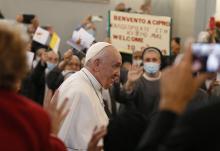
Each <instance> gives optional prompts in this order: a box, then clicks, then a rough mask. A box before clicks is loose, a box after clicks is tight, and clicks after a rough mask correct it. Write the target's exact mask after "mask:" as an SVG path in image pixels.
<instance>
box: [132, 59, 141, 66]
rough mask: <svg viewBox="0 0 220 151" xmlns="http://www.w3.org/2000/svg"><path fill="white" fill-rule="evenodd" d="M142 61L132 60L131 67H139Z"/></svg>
mask: <svg viewBox="0 0 220 151" xmlns="http://www.w3.org/2000/svg"><path fill="white" fill-rule="evenodd" d="M141 63H142V60H141V59H134V60H133V65H138V66H141Z"/></svg>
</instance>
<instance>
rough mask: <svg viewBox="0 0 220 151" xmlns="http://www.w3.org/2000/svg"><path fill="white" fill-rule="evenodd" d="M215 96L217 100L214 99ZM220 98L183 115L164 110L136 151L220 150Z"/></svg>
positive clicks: (151, 125) (211, 99) (146, 132)
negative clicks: (179, 115)
mask: <svg viewBox="0 0 220 151" xmlns="http://www.w3.org/2000/svg"><path fill="white" fill-rule="evenodd" d="M213 99H214V101H213ZM216 100H219V101H220V98H217V97H216V98H210V99H209V101H210V102H214V103H212V104H210V105H208V106H205V107H203V108H200V109H198V110H194V111H193V112H187V113H186V114H184V115H183V116H181V117H178V116H177V115H176V114H174V113H172V112H169V111H161V112H159V114H158V115H157V117H155V119H154V120H153V121H152V122H151V123H150V125H149V127H148V129H147V130H146V131H145V133H144V135H143V137H142V140H141V142H140V143H139V146H138V148H137V150H136V151H201V150H206V151H219V150H220V143H219V140H220V102H216Z"/></svg>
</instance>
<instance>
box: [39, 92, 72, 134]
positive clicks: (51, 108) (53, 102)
mask: <svg viewBox="0 0 220 151" xmlns="http://www.w3.org/2000/svg"><path fill="white" fill-rule="evenodd" d="M58 94H59V92H58V90H57V91H56V92H55V94H54V96H53V92H52V91H51V90H48V91H47V93H46V95H45V98H44V105H43V106H44V109H45V110H46V111H47V112H48V114H49V116H50V118H51V123H52V133H53V134H55V135H57V133H58V131H59V129H60V127H61V125H62V122H63V120H64V119H65V117H66V116H67V114H68V112H69V109H67V102H68V99H67V98H66V99H65V100H64V101H63V102H62V104H61V105H60V106H59V107H58ZM52 96H53V98H52Z"/></svg>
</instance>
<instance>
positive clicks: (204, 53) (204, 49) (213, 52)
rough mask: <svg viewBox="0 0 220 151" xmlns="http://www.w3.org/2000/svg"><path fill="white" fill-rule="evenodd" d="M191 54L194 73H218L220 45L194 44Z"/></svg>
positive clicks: (219, 67) (219, 68)
mask: <svg viewBox="0 0 220 151" xmlns="http://www.w3.org/2000/svg"><path fill="white" fill-rule="evenodd" d="M192 53H193V70H194V71H196V72H197V71H200V72H218V71H220V44H208V43H194V44H192Z"/></svg>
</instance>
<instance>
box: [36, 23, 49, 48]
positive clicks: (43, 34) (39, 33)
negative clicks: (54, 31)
mask: <svg viewBox="0 0 220 151" xmlns="http://www.w3.org/2000/svg"><path fill="white" fill-rule="evenodd" d="M49 39H50V33H49V31H47V30H45V29H43V28H41V27H38V28H37V30H36V32H35V34H34V37H33V40H34V41H36V42H39V43H40V44H42V45H47V43H48V41H49Z"/></svg>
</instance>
